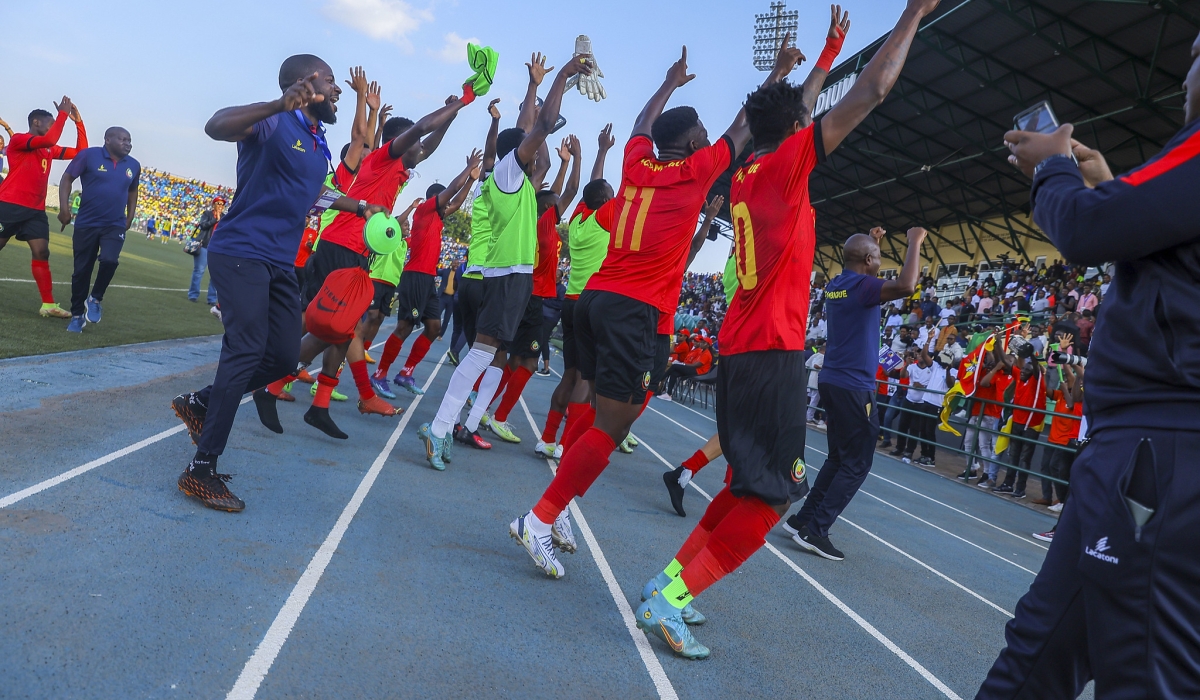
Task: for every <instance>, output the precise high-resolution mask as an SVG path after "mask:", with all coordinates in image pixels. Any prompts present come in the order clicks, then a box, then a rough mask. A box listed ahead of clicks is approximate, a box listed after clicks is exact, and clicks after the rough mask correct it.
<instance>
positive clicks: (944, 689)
mask: <svg viewBox="0 0 1200 700" xmlns="http://www.w3.org/2000/svg"><path fill="white" fill-rule="evenodd" d="M638 441H639V442H640V443H641V444H642V447H645V448H646V449H647V450H649V451H650V453H651V454H653V455H654V456H655V457H657V458H658V461H660V462H662V463H663V464H664V465H665V466H666V467H667V469H668V470H671V469H674V468H675V467H673V466H671V463H670V462H668V461H667V460H666V459H664V458H663V456H662V455H660V454H659V453H658V452H657V451H655V450H654V448H652V447H650V446H649V445H647V444H646V441H645V440H643V439H642V438H640V437H639V438H638ZM688 483H689V484H690V485H691V487H692V488H694V489H696V491H698V492H699V493H700V495H702V496H704V497H705V498H707V499H708V500H709V501H710V502H711V501H712V499H713V497H712V496H710V495H709V494H708V492H707V491H705V490H704V489H702V488H700V487H699V486H697V485H696V483H695V482H694V481H692V482H688ZM766 549H767V551H769V552H771V553H772V554H774V555H775V556H776V557H778V558H779V559H781V560H782V561H783V563H784V564H786V565H787V566H788V567H789V568H790V569H792V570H793V571H795V572H796V573H797V574H799V575H800V577H801V578H803V579H804V580H805V581H807V582H808V584H809V585H810V586H812V587H813V588H815V589H817V592H818V593H820V594H821V595H823V596H825V599H826V600H828V601H829V602H830V603H833V604H834V606H836V607H837V608H838V610H841V611H842V612H843V613H845V614H846V616H847V617H849V618H850V619H851V620H854V622H855V623H857V624H858V626H859V627H861V628H863V630H864V631H866V632H867V634H869V635H871V636H872V637H874V638H875V640H876V641H878V642H879V643H880V644H882V645H883V646H884V647H886V648H887V650H888V651H890V652H892V653H893V654H895V655H896V656H897V657H899V658H900V660H902V661H904V663H906V664H908V666H909V667H910V668H912V669H913V670H914V671H916V672H917V673H919V674H920V675H921V677H922V678H924V679H925V680H926V681H928V682H929V684H930V685H932V686H933V687H935V688H937V689H938V690H939V691H940V692H941V693H942V694H943V695H945V696H946V697H947V698H950V699H951V700H962V698H961V697H960V696H959V695H958V694H957V693H955V692H954V691H953V690H951V689H950V688H949V687H948V686H947V685H946V684H945V683H943V682H942V681H941V680H940V679H939V678H938V677H937V676H935V675H933V674H932V673H930V672H929V669H927V668H925V667H924V666H922V665H921V663H920V662H919V661H917V660H916V659H914V658H913V657H911V656H909V655H908V653H907V652H905V651H904V650H903V649H901V648H900V647H898V646H896V644H895V642H893V641H892V640H890V639H888V638H887V636H886V635H884V634H883V633H882V632H880V631H879V630H877V629H875V626H874V625H872V624H871V623H869V622H867V621H866V620H864V619H863V617H862V616H861V615H859V614H858V613H856V612H854V610H852V609H851V608H850V606H848V605H846V604H845V603H843V602H842V600H841V599H840V598H838V597H837V596H835V595H834V594H833V593H831V592H830V591H829V589H827V588H825V587H824V586H822V585H821V584H820V583H818V582H817V580H816V579H814V578H813V577H812V576H810V575H809V574H808V572H806V571H805V570H804V569H801V568H800V566H799V565H798V564H796V562H794V561H792V560H791V559H790V558H788V557H787V556H785V555H784V553H783V552H781V551H779V550H778V549H776V548H775V546H774V545H772V544H771V543H769V542H768V543H766Z"/></svg>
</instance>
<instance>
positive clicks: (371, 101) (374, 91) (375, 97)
mask: <svg viewBox="0 0 1200 700" xmlns="http://www.w3.org/2000/svg"><path fill="white" fill-rule="evenodd" d="M367 106H368V107H370V108H371V109H373V110H375V111H379V83H377V82H375V81H374V80H372V81H371V84H370V85H368V86H367Z"/></svg>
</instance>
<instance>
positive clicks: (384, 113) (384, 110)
mask: <svg viewBox="0 0 1200 700" xmlns="http://www.w3.org/2000/svg"><path fill="white" fill-rule="evenodd" d="M391 113H392V106H391V105H387V104H385V105H383V106H382V107H380V108H379V123H380V124H382V123H383V122H386V121H387V118H388V115H389V114H391Z"/></svg>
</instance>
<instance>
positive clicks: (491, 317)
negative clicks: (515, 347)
mask: <svg viewBox="0 0 1200 700" xmlns="http://www.w3.org/2000/svg"><path fill="white" fill-rule="evenodd" d="M532 295H533V274H532V273H520V272H514V273H512V274H509V275H503V276H501V277H484V278H483V303H482V304H481V305H480V307H479V315H478V317H477V318H476V320H475V333H476V335H490V336H492V337H493V338H495V339H496V340H499V341H500V342H502V343H511V342H513V341H514V340H516V339H517V328H518V327H519V326H520V325H521V319H522V318H524V317H525V309H526V307H527V306H528V304H529V297H530V296H532ZM539 313H540V312H539ZM538 324H541V319H540V318H539V319H538Z"/></svg>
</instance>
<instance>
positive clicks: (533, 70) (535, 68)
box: [525, 51, 554, 85]
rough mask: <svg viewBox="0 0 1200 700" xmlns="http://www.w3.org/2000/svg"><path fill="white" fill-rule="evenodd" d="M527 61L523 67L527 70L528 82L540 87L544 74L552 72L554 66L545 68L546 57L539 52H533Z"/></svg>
mask: <svg viewBox="0 0 1200 700" xmlns="http://www.w3.org/2000/svg"><path fill="white" fill-rule="evenodd" d="M529 61H530V62H529V63H526V64H525V67H526V68H528V69H529V82H531V83H533V84H534V85H541V84H542V80H543V79H544V78H545V77H546V74H547V73H549V72H550V71H552V70H554V66H550V67H549V68H547V67H546V57H545V56H543V55H542V53H541V52H540V51H535V52H534V54H533V56H532V57H531V58H530V59H529Z"/></svg>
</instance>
